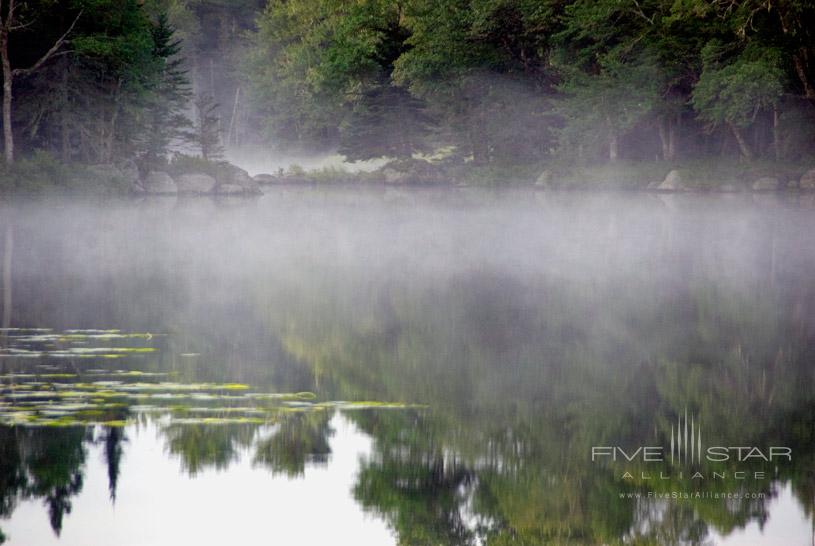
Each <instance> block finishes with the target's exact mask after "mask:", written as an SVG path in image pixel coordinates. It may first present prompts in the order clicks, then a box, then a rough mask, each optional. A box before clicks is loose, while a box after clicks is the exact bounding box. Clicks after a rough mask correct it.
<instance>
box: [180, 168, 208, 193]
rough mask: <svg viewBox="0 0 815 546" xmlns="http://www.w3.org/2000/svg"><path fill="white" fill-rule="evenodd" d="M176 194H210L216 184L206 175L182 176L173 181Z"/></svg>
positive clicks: (190, 174)
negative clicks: (176, 189) (176, 188)
mask: <svg viewBox="0 0 815 546" xmlns="http://www.w3.org/2000/svg"><path fill="white" fill-rule="evenodd" d="M175 183H176V186H178V193H211V192H212V190H213V189H214V188H215V185H216V184H217V182H216V181H215V179H214V178H212V177H211V176H210V175H208V174H204V173H189V174H182V175H181V176H178V177H176V179H175Z"/></svg>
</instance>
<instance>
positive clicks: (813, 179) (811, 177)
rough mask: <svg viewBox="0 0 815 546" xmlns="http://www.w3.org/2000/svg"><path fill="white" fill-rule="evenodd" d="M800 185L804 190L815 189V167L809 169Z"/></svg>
mask: <svg viewBox="0 0 815 546" xmlns="http://www.w3.org/2000/svg"><path fill="white" fill-rule="evenodd" d="M798 187H799V188H800V189H802V190H815V169H809V170H808V171H807V172H805V173H804V175H803V176H802V177H801V181H800V182H799V183H798Z"/></svg>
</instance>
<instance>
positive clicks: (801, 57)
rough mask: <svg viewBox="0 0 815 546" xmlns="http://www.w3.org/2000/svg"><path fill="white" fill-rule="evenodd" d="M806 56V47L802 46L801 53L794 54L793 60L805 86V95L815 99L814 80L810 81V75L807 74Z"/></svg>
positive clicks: (799, 77)
mask: <svg viewBox="0 0 815 546" xmlns="http://www.w3.org/2000/svg"><path fill="white" fill-rule="evenodd" d="M805 57H806V49H803V48H802V49H801V52H800V53H798V54H795V55H793V56H792V61H793V64H794V65H795V73H796V74H797V75H798V79H799V80H800V81H801V84H802V85H803V86H804V96H805V97H806V98H808V99H815V88H813V85H812V82H810V81H809V77H808V76H807V67H806V59H805Z"/></svg>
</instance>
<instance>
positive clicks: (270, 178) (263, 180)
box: [252, 173, 286, 186]
mask: <svg viewBox="0 0 815 546" xmlns="http://www.w3.org/2000/svg"><path fill="white" fill-rule="evenodd" d="M252 180H254V181H255V182H257V183H258V184H260V185H261V186H262V185H264V184H280V183H281V182H286V180H285V179H284V178H283V177H280V176H276V175H273V174H269V173H260V174H256V175H255V176H253V177H252Z"/></svg>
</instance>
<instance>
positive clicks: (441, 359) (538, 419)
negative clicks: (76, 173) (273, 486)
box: [0, 190, 815, 545]
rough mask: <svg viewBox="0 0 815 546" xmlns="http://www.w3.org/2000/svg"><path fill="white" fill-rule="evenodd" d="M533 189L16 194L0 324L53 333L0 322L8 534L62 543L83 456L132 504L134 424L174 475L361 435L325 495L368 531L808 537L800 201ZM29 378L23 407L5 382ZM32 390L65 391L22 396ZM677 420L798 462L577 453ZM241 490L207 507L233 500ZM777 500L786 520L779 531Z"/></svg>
mask: <svg viewBox="0 0 815 546" xmlns="http://www.w3.org/2000/svg"><path fill="white" fill-rule="evenodd" d="M547 195H548V197H543V196H542V194H539V195H535V194H525V193H521V194H517V193H498V194H488V193H483V192H482V193H479V192H472V193H463V194H456V195H450V194H449V193H442V194H437V193H424V192H416V193H411V192H406V193H397V194H391V193H388V194H385V195H382V194H377V193H375V192H373V193H356V194H354V195H351V196H349V195H348V194H347V193H344V192H331V191H328V192H322V191H319V190H309V191H307V192H303V191H300V190H280V193H278V194H274V195H267V196H266V197H264V199H263V200H261V201H260V202H259V203H256V204H252V205H249V206H246V207H241V206H236V207H233V208H228V209H224V208H218V207H216V206H215V205H213V204H211V203H210V202H204V201H195V202H192V203H179V205H178V206H175V207H174V208H170V209H169V210H167V209H164V208H163V205H156V204H153V203H148V204H144V205H142V206H134V205H132V204H122V205H120V206H117V207H114V208H112V209H109V210H105V211H102V210H97V209H93V210H91V209H88V208H85V207H84V206H82V205H74V206H72V207H67V208H66V209H64V210H62V211H61V212H60V213H59V214H56V215H54V213H53V211H51V212H50V213H46V212H45V211H44V210H43V209H41V208H38V207H35V206H31V207H30V208H29V209H27V210H25V211H24V212H25V214H18V215H17V216H16V218H15V219H14V238H15V241H14V244H15V246H14V262H13V267H12V268H10V271H11V273H9V275H12V274H13V282H12V283H11V284H10V286H12V287H13V292H14V300H13V301H14V304H13V307H12V311H11V318H10V319H9V325H8V326H5V327H6V328H11V327H22V328H50V329H51V330H49V331H48V332H40V333H32V332H17V333H14V332H13V331H11V330H4V332H5V333H6V338H7V339H6V342H5V348H4V349H3V350H2V351H0V357H2V358H0V366H2V370H0V373H1V374H2V383H3V395H2V400H0V402H2V404H3V409H2V413H3V415H4V416H5V418H4V423H6V425H5V426H2V427H0V432H2V434H3V435H4V441H3V442H2V444H0V445H2V449H3V453H2V458H1V459H0V464H2V469H0V472H1V473H2V476H0V484H1V486H2V504H0V507H2V515H3V516H5V517H6V518H10V519H9V520H8V526H7V527H8V528H9V529H15V533H14V534H11V532H9V534H10V535H11V538H12V541H21V542H20V543H25V540H24V538H25V537H24V536H21V535H20V534H19V533H20V532H21V531H20V526H19V524H18V523H17V522H18V521H20V520H19V519H18V518H20V517H22V516H19V515H18V514H19V510H15V507H16V506H17V505H18V504H20V503H23V504H25V503H26V502H28V500H30V499H40V500H42V501H43V502H45V504H46V506H47V511H48V514H49V519H50V522H51V527H52V528H53V530H54V531H55V532H56V533H57V534H58V533H59V532H60V529H62V528H63V527H64V526H65V523H64V522H65V521H66V520H68V519H70V518H73V517H74V516H75V514H76V513H77V509H76V508H75V505H76V503H75V502H74V501H75V499H81V498H83V495H86V494H90V493H87V486H84V485H83V476H84V475H85V474H86V473H89V472H94V470H93V469H94V468H96V467H98V466H100V465H101V466H103V467H104V468H105V469H106V470H105V475H106V476H107V482H108V485H107V496H108V497H109V498H108V500H107V501H106V502H111V501H115V503H116V505H117V506H121V505H122V504H123V503H125V502H127V501H126V500H125V494H124V493H123V490H122V487H121V486H120V484H121V483H122V481H123V480H127V479H128V470H127V461H128V460H129V458H130V457H134V458H136V459H137V460H141V459H143V458H144V457H146V456H147V455H146V454H145V453H144V452H140V451H139V446H140V445H145V444H146V443H149V441H147V440H145V439H144V438H145V434H148V433H149V434H150V435H152V436H153V437H155V439H156V440H155V441H157V442H158V443H159V444H160V446H161V449H160V452H161V457H162V458H161V461H165V462H166V461H175V462H176V464H177V466H176V472H175V474H171V475H166V474H165V475H163V476H162V481H158V479H157V478H156V477H154V476H153V475H152V469H151V468H150V467H149V466H146V467H145V466H141V467H136V468H135V469H134V470H133V472H138V473H139V474H138V478H139V479H142V480H144V481H145V483H150V484H152V486H153V487H155V488H157V490H160V491H161V492H162V493H166V494H168V495H171V494H173V492H174V491H182V490H184V491H186V490H189V488H190V487H192V486H191V485H190V484H191V483H194V482H195V480H209V479H214V478H212V476H215V475H218V474H224V475H227V476H229V475H233V474H236V475H237V474H240V473H242V472H250V473H252V474H253V475H254V476H256V477H255V478H254V479H260V478H257V476H258V475H263V476H268V477H269V479H274V480H285V481H286V483H290V484H293V485H292V487H293V488H297V487H298V485H297V484H300V485H302V486H303V487H306V486H305V485H303V484H305V483H306V482H308V481H309V476H310V475H313V474H314V473H321V472H324V473H326V475H328V476H332V475H337V474H336V473H338V472H339V470H338V468H339V467H338V466H337V461H338V460H347V459H345V458H346V457H347V455H348V453H347V452H341V451H338V449H337V445H342V444H344V443H345V442H346V440H348V438H352V437H353V438H357V439H359V438H363V439H364V440H359V441H360V442H364V443H365V444H366V446H367V447H366V449H365V450H364V456H363V457H362V458H361V459H359V460H356V459H354V463H353V464H352V465H351V467H352V468H353V470H352V471H351V473H350V474H349V475H347V477H348V480H349V482H348V487H347V488H346V489H345V491H344V497H343V500H339V499H334V501H333V502H335V503H337V506H339V505H342V506H343V507H345V508H343V510H344V509H347V508H348V507H349V506H351V507H353V509H354V510H355V511H356V512H354V513H355V514H356V515H355V516H354V517H355V518H356V517H361V515H362V514H368V515H369V516H374V520H373V521H375V522H377V523H376V525H378V527H376V529H377V530H376V531H371V532H372V533H374V534H375V535H376V536H377V540H379V542H371V543H377V544H381V543H387V541H390V540H394V541H395V542H396V543H398V544H404V545H419V544H450V545H465V544H490V545H496V544H497V545H501V544H542V543H554V544H717V543H726V542H725V541H726V540H728V537H739V536H741V537H746V536H748V535H749V536H752V537H753V539H755V540H758V541H759V542H757V543H762V544H774V543H775V544H781V543H783V544H795V543H807V542H808V541H810V540H812V536H813V531H812V521H813V508H815V436H814V435H815V403H814V402H815V395H813V392H815V390H813V387H814V386H815V370H813V368H812V366H811V363H812V362H813V357H815V354H814V352H813V350H814V349H815V344H813V341H815V281H813V278H815V277H813V276H812V272H813V271H815V242H813V241H810V240H808V237H807V234H808V233H811V232H812V228H813V227H815V225H813V224H815V218H813V217H812V214H811V210H810V209H809V208H808V207H807V206H806V205H804V204H801V203H786V202H777V203H769V204H768V203H761V204H756V203H753V202H750V201H749V200H746V199H749V198H745V199H742V200H721V199H714V198H705V197H686V198H676V199H667V200H653V199H651V198H640V197H635V196H627V197H614V196H604V197H601V198H598V197H592V196H579V195H565V196H564V195H561V196H552V194H547ZM3 218H7V216H4V217H3ZM4 293H5V291H4ZM83 329H84V330H112V329H117V330H118V332H106V334H107V335H108V336H111V335H131V334H133V333H136V334H145V333H148V332H150V333H151V337H150V339H146V338H144V337H123V338H112V337H103V338H88V337H84V338H83V337H73V338H72V337H71V335H74V336H83V335H84V336H90V335H100V336H102V335H106V334H105V333H101V334H90V333H88V332H86V331H83ZM69 330H70V331H72V332H74V334H71V333H70V332H68V331H69ZM158 334H162V335H158ZM26 336H27V337H26ZM32 337H33V340H32ZM26 343H27V344H28V345H25V344H26ZM37 343H39V344H40V345H36V344H37ZM24 345H25V346H24ZM117 347H118V348H123V347H129V348H143V349H148V348H149V349H153V350H152V351H142V352H133V351H129V352H128V351H125V352H122V351H111V349H113V348H117ZM93 348H102V349H105V350H104V351H99V352H94V351H89V350H88V349H93ZM21 350H26V351H29V353H27V354H24V353H21V352H20V351H21ZM111 355H116V358H109V357H110V356H111ZM106 357H108V358H106ZM94 373H104V374H107V375H106V376H105V377H101V376H95V375H94ZM60 376H61V377H60ZM100 382H101V383H100ZM26 383H27V384H29V385H31V386H30V387H29V388H27V389H23V392H24V393H25V392H27V393H28V395H27V396H28V398H26V396H20V395H19V392H21V391H20V390H19V388H12V387H19V385H20V384H26ZM60 384H61V385H63V386H62V387H60V386H55V385H60ZM43 385H45V386H43ZM88 385H97V387H93V386H91V387H89V386H88ZM170 385H173V387H172V388H171V387H170ZM185 385H186V386H188V387H189V388H186V387H184V386H185ZM238 387H239V388H238ZM157 389H159V392H157ZM44 390H47V391H49V392H65V390H68V392H70V393H71V394H72V395H73V396H74V397H75V399H74V398H71V399H69V400H67V401H66V399H65V397H64V396H60V397H56V400H52V399H51V398H48V399H47V403H43V401H42V398H41V397H38V396H35V397H33V399H36V400H39V401H38V402H32V397H31V395H32V394H38V395H39V394H41V393H42V392H43V391H44ZM100 392H102V394H100ZM310 392H313V393H314V395H313V398H312V397H303V396H300V397H298V395H297V393H310ZM77 393H80V395H81V396H80V395H77ZM155 395H159V396H160V397H163V398H159V399H158V400H157V399H156V398H151V397H154V396H155ZM250 395H253V396H250ZM281 396H282V398H281ZM94 398H96V399H98V400H97V401H92V400H93V399H94ZM79 401H83V402H84V403H86V404H89V407H79V408H78V407H76V406H72V407H69V408H67V409H66V404H68V403H71V404H76V403H78V402H79ZM355 401H356V402H360V401H361V402H365V403H364V404H354V403H353V402H355ZM382 403H386V404H385V405H382ZM25 404H28V405H27V406H26V405H25ZM111 404H114V406H112V407H109V406H110V405H111ZM21 407H22V408H23V409H22V410H21ZM66 411H68V412H69V413H70V418H71V421H70V422H69V421H68V420H67V419H66V418H65V414H64V413H63V414H61V416H60V414H58V413H54V412H66ZM83 411H84V412H89V413H87V414H86V413H81V412H83ZM21 412H22V413H21ZM48 412H50V413H48ZM100 412H101V413H100ZM32 414H33V415H35V418H32V417H31V416H32ZM686 414H687V415H691V416H692V417H693V419H694V421H693V426H694V431H700V430H701V431H702V432H703V436H704V442H705V447H707V446H709V445H713V446H716V445H718V446H759V447H761V449H762V450H765V451H766V448H767V447H769V446H787V447H789V448H790V449H791V450H792V453H793V454H794V456H793V457H792V460H791V461H787V460H780V461H779V460H776V461H765V460H763V459H761V458H754V459H751V460H748V461H741V462H740V461H737V460H735V459H733V458H731V459H729V460H727V461H721V462H711V461H707V460H704V461H698V460H697V461H695V462H694V464H692V465H688V464H685V462H680V461H677V460H674V461H671V460H670V459H667V458H666V460H665V461H663V462H660V463H654V462H643V461H642V460H635V461H631V462H629V461H626V460H616V461H612V460H609V459H602V460H599V461H595V462H593V461H592V460H591V453H592V446H598V445H599V446H622V447H623V448H624V449H626V450H628V452H629V453H630V452H631V451H632V449H633V448H636V446H656V445H658V446H665V447H666V448H667V446H669V445H670V443H671V438H673V437H674V434H675V432H676V430H675V429H676V428H677V420H678V419H679V418H681V417H683V416H685V415H686ZM9 416H11V417H13V418H14V419H11V418H10V417H9ZM60 419H62V420H61V421H60ZM45 424H52V425H65V426H59V427H54V426H51V427H47V428H46V427H43V426H42V425H45ZM33 425H36V426H33ZM113 425H115V426H113ZM697 427H698V428H697ZM137 437H139V438H142V440H141V441H139V442H134V441H133V439H134V438H137ZM691 437H694V434H691ZM93 450H97V451H98V453H99V454H100V458H99V459H97V460H92V458H89V457H88V455H87V454H88V452H89V451H93ZM351 452H353V453H354V454H355V456H356V455H359V454H360V452H359V450H357V449H351ZM123 461H124V463H123ZM154 464H155V465H163V464H165V463H164V462H157V461H154ZM346 470H347V467H346ZM695 472H698V473H699V474H700V475H701V476H702V477H701V478H691V477H690V476H692V475H693V473H695ZM738 472H745V473H747V475H748V476H751V477H752V479H742V478H740V477H738V476H739V475H738V474H737V473H738ZM756 472H759V473H763V477H762V478H761V479H755V477H754V476H755V473H756ZM718 476H721V477H718ZM191 479H192V481H190V480H191ZM276 483H277V482H276ZM247 487H248V488H247V489H246V490H245V491H242V490H240V489H230V491H229V493H228V494H224V496H218V495H210V502H212V503H213V504H214V505H215V507H220V509H221V510H224V511H225V512H228V511H229V510H231V509H232V508H233V507H241V508H242V509H244V510H246V511H247V513H253V512H252V510H254V508H253V506H254V505H255V504H256V503H258V502H259V501H258V498H256V497H255V496H253V495H254V493H252V491H255V490H254V489H253V488H252V487H249V486H247ZM673 492H693V493H697V492H698V493H699V495H698V496H697V497H694V496H691V498H688V499H680V500H676V499H670V498H667V499H666V498H665V495H670V494H671V493H673ZM719 493H727V494H729V495H731V497H732V496H733V495H736V496H738V497H739V498H716V497H715V495H716V494H719ZM268 495H270V496H274V497H275V498H277V499H278V500H280V499H279V497H277V496H276V495H277V493H276V492H269V493H268ZM280 502H282V503H283V504H282V505H281V508H280V509H281V510H282V511H283V512H282V513H283V514H285V515H286V516H287V517H291V518H294V519H297V518H301V519H300V520H299V521H304V519H303V518H307V517H313V514H312V515H308V514H307V513H306V511H305V508H303V507H302V506H301V505H299V504H296V503H294V504H291V505H290V506H287V505H286V503H285V502H284V501H282V500H281V501H280ZM146 510H147V511H149V506H146V507H145V506H138V507H136V506H133V505H132V504H129V505H128V507H127V508H126V509H123V511H122V512H119V513H120V514H122V515H121V516H120V517H117V519H116V520H115V521H114V520H111V521H106V522H105V523H104V525H105V527H106V528H109V529H111V528H115V529H123V528H125V527H126V523H124V522H122V518H124V519H125V520H126V519H128V518H129V517H131V516H130V515H129V514H131V513H132V514H134V515H133V516H132V517H136V516H135V514H137V513H138V514H144V513H145V511H146ZM174 510H175V512H177V513H178V517H179V521H182V520H183V519H184V518H185V517H186V516H185V515H184V512H185V511H186V509H185V508H184V507H183V506H176V507H175V508H174ZM69 514H70V515H69ZM77 517H78V518H79V516H77ZM779 518H781V519H783V518H791V519H794V520H795V518H798V519H797V520H796V521H797V522H798V523H797V524H796V525H797V527H795V529H796V531H795V533H796V534H794V536H793V537H792V538H790V535H789V532H790V528H789V527H786V528H784V527H783V526H782V527H781V528H779V527H778V526H777V525H773V524H772V522H774V521H778V520H779ZM80 519H81V518H80ZM348 521H351V520H350V519H349V520H348ZM354 521H356V520H354ZM366 521H367V520H366ZM801 522H803V523H804V524H806V525H805V527H803V528H801ZM162 525H163V527H162V528H163V529H164V530H165V531H167V532H168V533H170V531H173V532H180V531H178V529H177V528H176V526H177V525H180V523H175V522H172V521H166V522H164V523H163V524H162ZM229 525H230V523H229V522H228V521H224V522H223V524H222V525H219V526H218V527H219V528H220V527H228V526H229ZM336 525H337V527H336V532H337V533H338V534H342V533H344V532H345V530H346V529H349V528H350V527H348V526H347V525H350V523H348V524H347V525H346V523H345V522H343V521H339V522H337V523H336ZM4 526H5V525H4ZM384 526H387V529H390V532H391V533H393V537H388V534H387V533H386V532H384V531H383V530H384V529H385V527H384ZM807 526H808V528H807ZM249 527H250V528H251V527H252V526H251V525H250V526H249ZM366 528H367V527H366ZM377 533H380V534H377ZM381 533H385V534H384V535H383V534H381ZM745 533H747V535H745ZM784 533H787V534H786V535H785V534H784ZM216 535H217V533H215V534H213V535H212V537H213V538H211V539H208V538H207V537H202V538H201V540H200V541H201V542H202V543H210V542H211V543H215V542H214V537H215V536H216ZM32 536H33V535H32ZM37 536H40V535H37ZM117 536H118V535H117ZM168 536H169V535H168ZM291 536H294V535H291ZM371 536H373V535H371ZM250 537H251V538H250ZM383 537H384V538H383ZM756 537H757V538H756ZM784 537H786V538H784ZM335 538H336V537H335ZM64 540H69V542H67V543H79V542H76V540H75V539H66V538H65V535H63V543H66V542H64ZM247 540H248V542H247V543H252V542H257V541H258V540H259V535H258V536H254V537H252V536H251V535H247ZM744 540H747V538H745V539H744ZM71 541H73V542H71ZM363 542H364V541H363ZM14 543H16V542H14ZM88 543H93V542H86V544H88ZM150 543H163V542H161V541H160V540H158V539H156V540H155V541H154V542H150Z"/></svg>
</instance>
